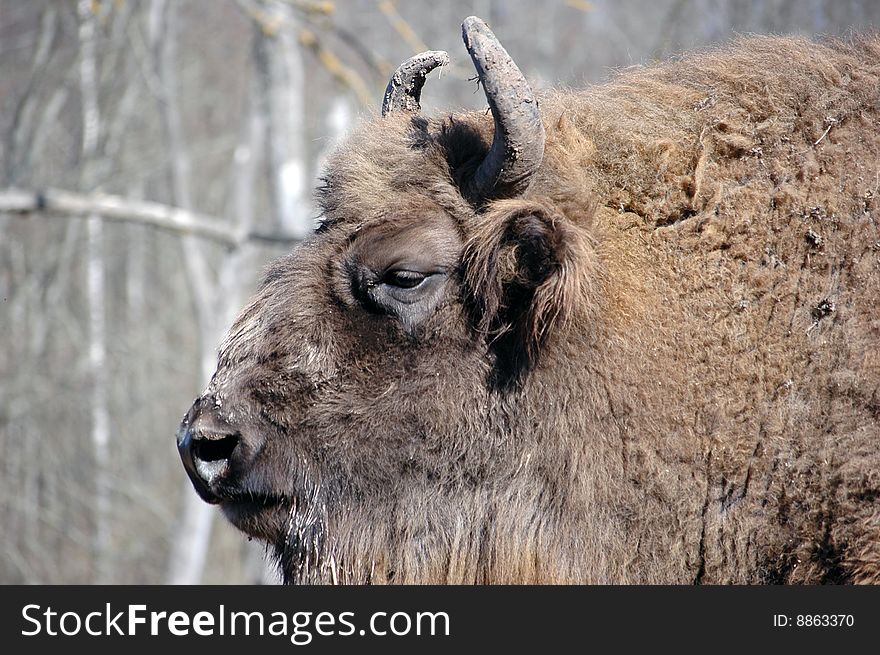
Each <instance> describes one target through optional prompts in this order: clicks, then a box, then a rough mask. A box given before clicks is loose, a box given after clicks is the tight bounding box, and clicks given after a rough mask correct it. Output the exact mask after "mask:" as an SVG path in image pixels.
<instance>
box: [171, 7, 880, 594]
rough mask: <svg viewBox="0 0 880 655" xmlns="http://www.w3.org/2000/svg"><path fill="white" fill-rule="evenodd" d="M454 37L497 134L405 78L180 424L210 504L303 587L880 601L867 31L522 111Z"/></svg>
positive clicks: (484, 33)
mask: <svg viewBox="0 0 880 655" xmlns="http://www.w3.org/2000/svg"><path fill="white" fill-rule="evenodd" d="M463 29H464V37H465V44H466V46H467V48H468V51H469V53H470V54H471V57H472V59H473V60H474V64H475V67H476V69H477V72H478V75H479V76H480V79H481V82H482V85H483V87H484V89H485V91H486V93H487V98H488V101H489V105H490V108H491V116H489V115H487V114H485V113H484V112H474V113H461V114H450V115H443V116H439V117H436V118H428V117H425V116H423V115H421V114H420V113H419V102H418V100H419V98H418V96H419V93H420V92H421V89H422V85H423V84H424V81H425V76H426V74H427V73H428V72H429V71H430V70H431V69H432V68H433V67H435V66H437V65H440V64H442V63H443V62H445V61H446V56H445V53H436V52H433V53H425V54H424V55H421V56H420V57H417V58H414V59H413V60H411V61H410V62H407V63H406V64H404V65H403V66H402V67H401V68H400V70H399V71H398V73H396V74H395V77H394V78H393V79H392V82H391V83H390V84H389V88H388V91H387V92H386V95H385V104H384V108H383V114H384V115H383V116H382V117H381V118H379V117H377V118H376V119H374V120H373V121H370V122H369V123H368V124H367V125H365V126H363V127H362V128H361V129H360V130H359V131H357V132H356V133H355V134H354V135H353V136H352V137H351V138H350V139H349V141H348V142H347V143H346V144H344V145H343V146H342V147H340V148H339V149H338V151H337V152H336V154H335V155H334V157H333V158H332V159H331V161H330V163H329V164H328V167H327V171H328V172H327V174H326V178H325V184H324V185H323V187H322V188H321V189H320V190H319V201H320V204H321V208H322V213H323V222H322V225H321V227H320V228H319V229H318V230H317V231H316V233H315V234H314V235H313V236H312V237H311V238H310V239H309V240H308V241H307V242H306V243H304V244H303V245H302V246H300V247H299V248H297V250H296V251H294V252H293V253H291V255H289V256H288V257H286V258H284V259H282V260H280V261H278V262H277V263H275V264H274V265H273V266H272V267H271V268H270V269H269V270H268V271H267V273H266V275H265V277H264V279H263V282H262V284H261V286H260V288H259V290H258V291H257V293H256V295H255V297H254V298H253V299H252V300H251V302H250V304H249V305H248V306H247V307H246V308H245V309H244V310H243V312H242V313H241V315H240V316H239V318H238V319H237V320H236V322H235V324H234V325H233V326H232V328H231V330H230V333H229V336H228V337H227V339H226V341H225V342H224V343H223V345H222V347H221V350H220V356H219V363H218V368H217V372H216V374H215V375H214V378H213V379H212V381H211V383H210V385H209V387H208V388H207V390H206V391H205V393H204V394H203V396H202V397H201V398H199V399H198V400H197V401H196V403H195V404H194V405H193V407H192V409H190V411H189V413H188V414H187V416H186V418H185V419H184V422H183V424H182V426H181V430H180V432H179V435H178V445H179V448H180V451H181V456H182V457H183V460H184V464H185V466H186V468H187V471H188V473H189V475H190V477H191V479H192V480H193V484H194V485H195V487H196V490H197V491H198V492H199V494H200V495H201V496H202V497H203V498H204V499H205V500H207V501H209V502H212V503H217V504H219V505H220V507H221V508H222V510H223V511H224V513H225V514H226V515H227V517H228V518H229V519H230V520H231V521H232V522H233V523H234V524H235V525H237V526H238V527H239V528H241V529H242V530H243V531H244V532H246V533H248V534H250V535H253V536H256V537H258V538H260V539H263V540H265V541H266V542H267V543H268V544H270V545H271V546H272V547H273V549H274V551H275V554H276V556H277V558H278V561H279V564H280V568H281V570H282V572H283V574H284V579H285V581H287V582H306V583H310V582H326V583H366V582H393V583H411V582H434V583H436V582H452V583H463V582H469V583H529V582H565V583H568V582H592V583H597V582H601V583H605V582H615V583H661V582H662V583H682V582H694V583H762V582H782V583H814V582H868V583H870V582H873V583H877V582H880V509H878V504H877V498H878V494H880V452H878V448H877V446H878V443H880V427H878V418H880V348H878V345H880V314H878V310H877V299H878V297H880V235H878V229H877V222H876V218H877V199H876V195H877V193H878V188H880V187H878V174H880V172H878V171H880V129H878V124H880V121H878V110H880V94H878V92H877V89H878V88H880V86H878V84H880V65H878V63H877V62H880V40H878V39H877V38H876V37H874V36H870V37H864V38H861V39H854V40H852V41H851V42H847V43H844V42H830V41H829V42H823V43H813V42H810V41H807V40H804V39H789V38H777V37H758V38H748V39H741V40H739V41H737V42H736V43H734V44H733V45H732V46H730V47H729V48H726V49H722V50H717V51H711V52H706V53H703V54H699V55H693V56H689V57H685V58H683V59H681V60H679V61H676V62H672V63H667V64H664V65H661V66H655V67H650V68H644V69H629V70H627V71H626V72H624V73H622V74H621V75H620V76H619V77H617V78H616V79H614V80H613V81H611V82H609V83H607V84H605V85H602V86H598V87H594V88H591V89H588V90H586V91H578V92H571V91H551V92H548V93H546V94H545V95H544V96H542V97H539V98H534V97H533V96H532V92H531V90H530V89H529V87H528V84H527V83H526V82H525V79H524V78H523V77H522V75H521V74H520V73H519V70H518V69H517V68H516V66H515V65H514V64H513V61H512V60H511V59H510V58H509V57H508V55H507V53H506V52H505V51H504V50H503V48H501V46H500V45H499V44H498V42H497V41H496V40H495V38H494V36H493V35H492V33H491V32H490V31H489V30H488V28H486V26H485V25H484V24H483V23H482V22H481V21H479V20H478V19H474V18H471V19H468V20H467V21H466V22H465V24H464V28H463ZM538 101H540V105H539V104H538ZM539 107H540V110H539Z"/></svg>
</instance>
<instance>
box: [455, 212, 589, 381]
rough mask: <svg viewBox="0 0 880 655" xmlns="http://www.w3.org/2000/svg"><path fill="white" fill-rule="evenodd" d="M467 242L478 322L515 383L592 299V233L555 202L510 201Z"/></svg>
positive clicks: (500, 367) (500, 369)
mask: <svg viewBox="0 0 880 655" xmlns="http://www.w3.org/2000/svg"><path fill="white" fill-rule="evenodd" d="M479 220H480V225H479V227H478V228H477V229H476V230H475V233H474V234H473V236H472V237H471V238H470V239H469V240H468V243H467V244H466V246H465V250H464V256H463V266H464V283H465V288H466V292H467V294H468V295H469V296H470V298H469V300H470V302H469V307H470V309H471V311H472V317H473V319H474V324H475V326H476V329H477V330H478V332H480V333H481V334H482V335H483V336H484V337H485V338H486V339H487V341H488V343H489V344H490V347H491V349H492V350H493V351H494V352H495V354H496V372H495V375H496V378H497V380H496V381H497V382H498V383H499V384H500V385H501V386H503V387H509V386H511V385H512V384H515V383H516V382H517V381H518V380H520V379H521V378H522V377H523V374H524V373H526V372H528V370H530V369H531V368H532V367H534V365H535V364H536V363H537V361H538V357H539V354H540V352H541V350H542V347H543V346H544V344H545V343H546V342H547V340H548V338H550V336H551V335H552V334H553V333H554V332H556V331H558V330H559V329H560V328H561V327H562V326H564V324H565V323H566V321H567V320H568V319H569V318H570V317H571V315H572V314H573V312H574V311H575V310H576V309H577V307H578V306H580V305H582V304H583V303H584V301H585V300H586V299H587V285H588V283H589V280H590V275H589V273H590V270H591V269H592V266H591V263H592V262H593V259H594V256H593V252H594V251H593V248H592V240H591V238H590V237H589V235H588V234H587V232H586V230H584V229H583V228H581V227H579V226H577V225H575V224H574V223H572V222H570V221H569V220H568V219H567V218H565V217H564V216H563V215H562V214H561V213H560V212H558V211H557V210H556V209H555V208H553V207H552V205H545V204H543V203H540V202H533V201H523V200H505V201H499V202H496V203H494V204H493V205H492V207H491V209H490V211H489V212H487V213H486V214H483V215H481V216H480V217H479Z"/></svg>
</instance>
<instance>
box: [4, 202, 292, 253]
mask: <svg viewBox="0 0 880 655" xmlns="http://www.w3.org/2000/svg"><path fill="white" fill-rule="evenodd" d="M37 212H44V213H46V214H61V215H68V216H89V215H91V214H97V215H99V216H100V217H101V218H102V219H104V220H110V221H122V222H128V223H142V224H145V225H150V226H152V227H155V228H159V229H161V230H166V231H169V232H175V233H177V234H182V235H185V236H188V235H191V236H197V237H201V238H204V239H209V240H211V241H217V242H218V243H221V244H223V245H226V246H230V247H233V248H234V247H237V246H239V245H240V244H241V243H243V242H244V241H247V240H248V239H250V238H261V239H263V237H256V235H254V236H252V235H250V234H247V233H245V232H241V231H240V230H236V229H234V228H232V227H229V226H228V225H227V224H226V223H225V222H224V221H223V220H221V219H218V218H214V217H211V216H206V215H204V214H197V213H195V212H190V211H186V210H183V209H180V208H179V207H172V206H169V205H163V204H160V203H156V202H148V201H141V200H130V199H128V198H123V197H122V196H116V195H111V194H107V193H93V194H89V195H86V194H81V193H74V192H71V191H63V190H61V189H48V190H46V191H37V192H34V191H25V190H23V189H5V190H3V191H0V213H10V214H33V213H37ZM263 240H264V239H263ZM272 240H280V241H290V242H293V241H295V240H294V239H293V238H290V237H286V236H284V235H277V236H274V237H272Z"/></svg>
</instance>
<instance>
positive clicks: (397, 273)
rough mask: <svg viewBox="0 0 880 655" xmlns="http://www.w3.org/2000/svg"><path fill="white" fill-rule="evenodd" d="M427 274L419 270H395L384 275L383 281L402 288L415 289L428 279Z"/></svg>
mask: <svg viewBox="0 0 880 655" xmlns="http://www.w3.org/2000/svg"><path fill="white" fill-rule="evenodd" d="M427 277H428V276H427V275H425V274H424V273H419V272H417V271H405V270H393V271H388V272H387V273H385V275H384V276H383V277H382V283H383V284H388V285H391V286H393V287H398V288H400V289H414V288H415V287H417V286H419V285H420V284H421V283H422V282H424V281H425V280H426V279H427Z"/></svg>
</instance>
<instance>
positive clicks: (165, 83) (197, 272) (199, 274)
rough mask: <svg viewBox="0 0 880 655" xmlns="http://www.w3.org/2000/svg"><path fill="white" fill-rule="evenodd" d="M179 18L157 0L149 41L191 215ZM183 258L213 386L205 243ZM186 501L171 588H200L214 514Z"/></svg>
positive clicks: (174, 164)
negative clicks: (181, 96) (180, 95)
mask: <svg viewBox="0 0 880 655" xmlns="http://www.w3.org/2000/svg"><path fill="white" fill-rule="evenodd" d="M177 18H178V15H177V12H176V11H174V10H172V9H171V7H169V5H168V3H167V2H166V0H153V3H152V5H151V7H150V17H149V41H150V50H151V52H152V53H153V57H154V60H155V62H156V65H157V73H158V75H157V76H158V79H159V84H160V93H161V97H160V98H159V101H160V103H161V105H162V118H163V121H164V124H165V139H166V143H167V150H168V155H169V157H170V159H171V187H172V195H173V204H175V205H177V206H178V207H180V208H182V209H184V210H187V211H191V210H192V207H193V202H192V190H191V186H190V170H191V167H190V161H189V156H188V153H187V151H186V144H185V140H184V132H183V123H182V118H181V113H180V106H179V102H178V93H179V90H178V88H177V75H176V72H177V71H176V66H178V65H179V63H180V60H179V59H178V58H177V56H176V51H177V47H176V46H177ZM183 259H184V264H185V267H186V272H187V279H188V280H189V284H190V291H191V295H192V299H193V308H194V310H195V313H196V320H197V324H198V326H199V335H200V342H201V371H202V378H203V380H204V381H205V382H207V380H209V379H210V377H211V374H212V373H213V372H214V366H215V364H216V362H215V354H214V344H215V343H216V342H217V335H216V331H217V328H216V327H215V325H214V323H215V318H216V317H215V316H214V312H213V304H214V295H215V288H214V283H213V281H212V279H211V275H210V272H209V270H208V264H207V261H206V259H205V255H204V253H203V252H202V250H201V245H200V244H199V243H198V242H197V240H196V239H194V238H193V237H185V238H184V239H183ZM183 498H184V508H183V513H182V516H181V521H180V525H179V527H178V530H177V533H176V535H175V539H174V541H173V542H172V548H171V562H170V565H169V570H168V578H167V580H168V582H169V583H170V584H198V583H199V582H200V581H201V579H202V573H203V571H204V567H205V560H206V557H207V552H208V546H209V544H210V539H211V526H212V523H213V519H214V511H213V509H212V508H211V507H210V506H209V505H206V504H205V503H203V502H202V501H201V500H200V499H199V498H198V497H197V496H196V495H195V494H194V493H193V492H192V489H191V488H190V485H189V482H188V481H187V482H186V483H185V491H184V494H183Z"/></svg>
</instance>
